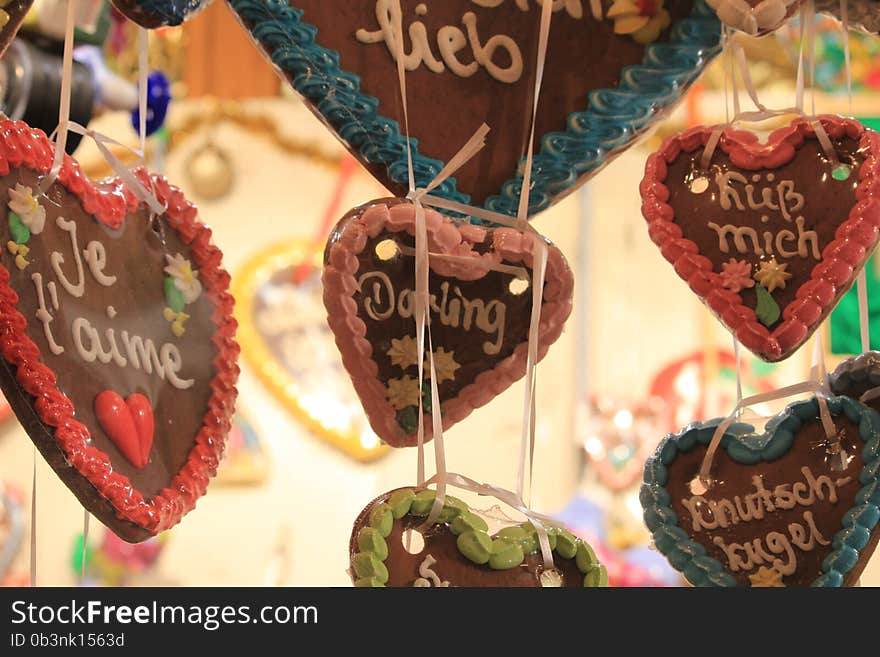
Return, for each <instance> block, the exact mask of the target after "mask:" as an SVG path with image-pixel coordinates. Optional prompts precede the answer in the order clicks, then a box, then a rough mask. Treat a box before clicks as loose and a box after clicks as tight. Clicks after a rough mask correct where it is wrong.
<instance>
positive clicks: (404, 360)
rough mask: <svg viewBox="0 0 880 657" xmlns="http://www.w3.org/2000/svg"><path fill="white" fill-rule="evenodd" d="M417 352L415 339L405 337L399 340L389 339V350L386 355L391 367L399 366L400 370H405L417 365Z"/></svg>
mask: <svg viewBox="0 0 880 657" xmlns="http://www.w3.org/2000/svg"><path fill="white" fill-rule="evenodd" d="M418 351H419V350H418V344H417V343H416V339H415V338H414V337H413V336H411V335H405V336H404V337H402V338H400V339H397V338H391V349H389V350H388V352H387V353H388V357H389V358H390V359H391V364H392V365H400V367H401V368H403V369H406V368H407V367H409V366H410V365H416V364H418V362H419V358H418Z"/></svg>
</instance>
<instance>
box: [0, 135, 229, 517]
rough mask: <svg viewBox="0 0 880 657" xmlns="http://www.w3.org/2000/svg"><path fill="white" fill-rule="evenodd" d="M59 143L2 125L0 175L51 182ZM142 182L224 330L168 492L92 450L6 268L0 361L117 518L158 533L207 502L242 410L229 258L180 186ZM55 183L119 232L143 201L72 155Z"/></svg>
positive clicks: (0, 295) (147, 178)
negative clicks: (145, 489) (100, 178)
mask: <svg viewBox="0 0 880 657" xmlns="http://www.w3.org/2000/svg"><path fill="white" fill-rule="evenodd" d="M53 154H54V146H53V144H52V143H51V142H50V141H49V140H48V139H47V138H46V135H45V134H44V133H43V132H42V131H41V130H35V129H32V128H30V127H29V126H28V125H27V124H25V123H23V122H21V121H0V175H6V174H8V173H9V172H10V169H15V168H27V169H32V170H34V171H37V172H39V173H42V174H47V173H48V172H49V170H50V168H51V166H52V159H53ZM135 175H136V176H137V178H138V180H140V181H141V183H142V184H144V185H145V186H147V187H148V188H149V187H150V185H151V184H152V185H153V190H154V191H155V194H156V197H157V198H158V199H159V201H160V202H161V203H163V204H164V205H165V206H166V207H167V211H166V215H165V216H166V218H167V225H168V226H169V227H170V228H171V229H173V230H174V231H176V232H177V234H178V235H179V236H180V238H181V240H182V241H183V242H184V243H185V244H186V245H187V246H189V248H190V253H191V255H192V258H193V260H194V262H195V263H196V265H197V267H198V269H199V278H200V280H201V282H202V286H203V290H204V293H205V294H206V295H207V298H208V299H210V301H211V303H212V304H213V306H214V311H213V314H212V321H213V322H214V324H215V325H216V327H217V330H216V331H215V333H214V336H213V337H212V339H211V341H212V342H213V343H214V345H215V347H216V348H217V357H216V358H215V359H214V367H215V368H216V371H217V374H216V375H215V377H214V379H213V380H212V381H211V389H212V390H213V392H212V394H211V397H210V399H209V400H208V410H207V413H206V414H205V417H204V420H203V422H202V427H201V430H200V431H199V433H198V434H197V435H196V437H195V446H194V447H193V449H192V451H191V452H190V454H189V457H188V458H187V461H186V463H184V465H183V467H182V468H181V470H180V472H178V473H177V475H175V477H174V479H173V480H172V481H171V485H170V486H169V487H168V488H165V489H163V490H162V491H161V492H160V493H159V494H158V495H156V496H155V497H154V498H153V499H152V500H151V501H150V502H147V501H145V500H144V497H143V495H141V493H140V492H139V491H138V490H136V489H135V488H134V486H132V484H131V482H130V481H129V479H128V478H127V477H125V476H124V475H121V474H119V473H118V472H115V471H114V470H113V467H112V465H111V463H110V460H109V459H108V457H107V455H106V454H104V453H103V452H102V451H100V450H99V449H96V448H95V447H93V446H91V445H90V444H89V441H90V434H89V430H88V428H87V427H86V426H85V425H84V424H82V423H81V422H78V421H77V420H76V418H75V416H74V410H75V409H74V407H73V404H72V403H71V402H70V400H69V399H68V398H67V397H65V396H64V395H63V394H62V393H61V391H59V390H58V388H57V387H56V379H55V373H54V372H53V371H52V370H51V369H50V368H49V367H47V366H46V365H45V364H44V363H43V362H42V361H41V360H40V350H39V347H37V345H36V344H35V343H34V342H33V341H32V340H31V339H30V338H29V337H28V336H27V332H26V327H27V320H26V319H25V318H24V316H22V314H21V313H20V312H19V311H18V309H17V306H16V304H17V302H18V295H17V294H16V293H15V291H14V290H13V289H12V288H11V287H10V285H9V272H8V270H7V269H6V268H5V267H3V266H0V354H2V356H3V358H4V359H6V361H7V362H8V363H10V364H11V365H13V366H15V368H16V380H17V382H18V384H19V385H20V386H21V388H22V389H23V390H24V391H26V392H27V393H28V394H29V395H31V396H32V397H34V398H35V399H34V402H33V405H34V408H35V409H36V411H37V414H38V415H39V417H40V420H41V421H42V422H43V423H44V424H46V425H48V426H50V427H52V428H53V429H54V433H55V441H56V442H57V443H58V446H59V447H60V448H61V450H62V451H63V452H64V454H65V456H66V458H67V460H68V462H69V463H70V465H71V466H72V467H74V468H75V469H76V470H77V472H79V474H81V475H82V476H83V477H85V478H86V479H87V480H88V481H89V482H90V483H91V484H92V485H93V486H94V487H95V488H96V489H97V491H98V492H99V493H100V494H101V495H102V496H103V497H104V498H106V499H107V500H108V501H109V502H110V503H111V504H112V505H113V507H114V509H115V510H116V513H117V515H118V517H119V518H121V519H123V520H127V521H129V522H132V523H134V524H136V525H138V526H140V527H143V528H144V529H145V530H147V531H149V532H150V533H152V534H157V533H159V532H161V531H163V530H165V529H168V528H169V527H171V526H173V525H175V524H177V523H178V522H179V521H180V519H181V518H182V517H183V515H184V514H186V513H187V512H189V511H190V510H192V509H193V508H194V507H195V504H196V500H197V499H198V498H199V497H201V496H202V495H204V494H205V492H206V490H207V487H208V479H210V478H211V477H213V476H214V475H215V474H216V471H217V465H218V464H219V462H220V458H221V457H222V455H223V446H224V443H225V440H226V434H227V433H228V431H229V427H230V419H231V416H232V413H233V410H234V406H235V398H236V396H237V394H238V393H237V391H236V389H235V383H236V380H237V379H238V372H239V370H238V365H237V364H236V360H237V358H238V352H239V348H238V344H237V343H236V342H235V330H236V327H237V324H236V321H235V320H234V319H233V318H232V309H233V305H234V299H233V298H232V295H230V294H229V291H228V289H229V274H228V273H227V272H226V271H225V270H223V269H222V268H221V266H220V264H221V259H222V253H221V252H220V249H218V248H217V247H216V246H214V245H212V244H211V243H210V241H211V231H210V229H209V228H207V227H206V226H204V225H203V224H200V223H198V221H197V220H196V216H197V210H196V208H195V206H194V205H192V204H191V203H190V202H189V201H187V200H186V198H185V197H184V196H183V193H182V192H181V191H180V190H179V189H177V188H176V187H172V186H171V185H169V184H168V181H167V180H165V178H163V177H161V176H156V175H151V174H149V173H147V172H146V171H145V170H143V169H138V170H137V171H135ZM58 182H59V183H61V184H62V185H63V186H64V187H66V188H67V189H68V190H69V191H70V192H71V193H73V194H75V195H76V196H77V197H78V198H79V199H80V201H81V202H82V204H83V208H84V209H85V210H86V212H88V213H90V214H93V215H95V217H96V218H97V219H98V220H99V221H102V222H104V223H105V224H107V225H108V226H112V227H119V226H121V225H122V223H123V222H124V221H125V219H126V213H127V212H128V211H132V210H135V209H136V208H137V207H138V204H139V202H138V200H137V199H136V198H135V197H134V196H133V195H132V194H131V193H130V192H128V191H127V190H126V189H125V188H124V186H123V184H122V183H121V182H120V181H119V180H118V179H115V180H111V181H108V182H105V183H101V184H100V185H96V184H94V183H93V182H91V181H90V180H89V179H88V178H87V177H86V176H85V175H84V174H83V173H82V171H81V170H80V167H79V164H78V163H77V162H76V161H75V160H73V159H72V158H70V157H68V156H65V158H64V164H63V166H62V168H61V172H60V174H59V176H58Z"/></svg>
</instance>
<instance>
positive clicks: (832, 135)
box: [640, 116, 880, 361]
mask: <svg viewBox="0 0 880 657" xmlns="http://www.w3.org/2000/svg"><path fill="white" fill-rule="evenodd" d="M818 120H819V121H821V123H822V126H824V129H825V132H826V133H827V135H828V137H829V140H830V142H831V145H832V146H833V148H834V151H835V153H836V157H837V158H838V159H839V164H835V163H833V162H831V161H829V159H828V158H827V156H826V154H825V151H824V149H823V147H822V145H821V144H820V142H819V139H818V138H817V135H816V133H815V131H814V129H813V127H812V125H811V123H810V121H808V120H807V119H803V118H799V119H796V120H794V121H793V122H792V123H791V124H790V125H788V126H786V127H784V128H780V129H779V130H777V131H775V132H774V133H773V134H771V135H770V137H769V139H768V141H767V143H760V142H759V141H758V137H757V136H756V135H755V134H753V133H751V132H744V131H738V130H733V129H731V128H727V129H725V130H724V132H723V134H722V136H721V139H720V141H719V142H718V145H717V148H716V149H715V151H714V153H713V154H712V157H711V163H710V165H709V167H708V169H705V170H704V168H703V164H702V162H701V160H702V157H703V151H704V148H705V146H706V144H707V142H708V141H709V140H710V138H711V136H712V134H713V132H714V128H710V127H699V128H694V129H692V130H688V131H687V132H684V133H681V134H679V135H676V136H674V137H672V138H670V139H669V140H667V141H666V142H665V143H664V144H663V146H661V148H660V150H659V151H657V152H656V153H654V154H652V155H651V156H650V157H649V158H648V162H647V165H646V167H645V177H644V179H643V180H642V183H641V186H640V190H641V194H642V201H643V202H642V214H643V215H644V217H645V219H646V220H647V221H648V229H649V232H650V236H651V239H652V240H653V241H654V242H655V243H656V244H657V245H658V246H659V247H660V251H661V253H662V254H663V257H665V258H666V259H667V260H668V261H669V262H670V263H672V265H673V266H674V267H675V271H676V273H678V275H679V276H680V277H681V278H683V279H684V280H685V281H687V283H688V285H689V286H690V288H691V289H692V290H693V291H694V292H696V294H697V295H698V296H699V297H700V298H701V299H702V300H703V302H704V303H705V304H706V305H707V306H708V307H709V308H710V309H711V310H712V311H713V312H714V313H715V315H716V316H717V317H718V318H719V320H720V321H721V323H722V324H724V325H725V326H726V327H727V328H728V329H730V331H731V332H732V333H733V334H734V335H735V336H736V337H737V339H738V340H739V341H740V342H741V343H742V344H743V345H745V346H746V347H747V348H748V349H750V350H751V351H752V352H754V353H755V354H756V355H757V356H759V357H760V358H762V359H763V360H766V361H779V360H783V359H784V358H786V357H787V356H789V355H790V354H791V353H793V352H794V351H795V350H796V349H797V348H798V347H800V346H801V345H802V344H803V343H804V342H805V341H806V340H807V338H809V336H810V335H812V333H813V331H815V330H816V328H817V327H818V326H819V324H821V322H822V320H823V319H825V317H826V316H827V315H828V314H829V313H830V312H831V311H832V310H833V308H834V306H835V304H836V303H837V301H838V300H839V299H840V297H841V296H842V295H843V294H844V293H845V292H846V291H847V290H848V289H849V288H850V286H851V285H852V282H853V280H854V279H855V276H856V275H857V273H858V271H859V270H860V269H861V268H862V266H864V264H865V261H866V260H867V258H868V256H869V255H870V253H871V251H872V250H873V249H874V247H875V245H876V244H877V239H878V235H880V233H878V226H880V199H878V194H880V170H878V154H880V136H878V135H877V133H875V132H874V131H872V130H868V129H867V128H865V127H864V126H862V125H861V124H860V123H859V122H857V121H854V120H850V119H843V118H840V117H835V116H822V117H819V119H818Z"/></svg>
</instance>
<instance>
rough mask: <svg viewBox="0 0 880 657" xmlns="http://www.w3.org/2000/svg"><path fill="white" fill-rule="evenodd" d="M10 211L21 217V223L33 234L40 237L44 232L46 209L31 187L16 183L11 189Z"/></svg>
mask: <svg viewBox="0 0 880 657" xmlns="http://www.w3.org/2000/svg"><path fill="white" fill-rule="evenodd" d="M9 209H10V210H12V211H13V212H14V213H15V214H17V215H18V216H19V218H20V219H21V223H23V224H24V225H25V226H27V227H28V230H30V231H31V233H32V234H34V235H39V234H40V233H41V232H43V226H44V225H45V223H46V208H44V207H43V206H42V205H40V203H39V201H37V199H36V198H35V197H34V195H33V192H31V188H30V187H26V186H24V185H22V184H21V183H15V187H14V188H13V187H10V188H9Z"/></svg>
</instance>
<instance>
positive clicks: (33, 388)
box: [0, 121, 238, 542]
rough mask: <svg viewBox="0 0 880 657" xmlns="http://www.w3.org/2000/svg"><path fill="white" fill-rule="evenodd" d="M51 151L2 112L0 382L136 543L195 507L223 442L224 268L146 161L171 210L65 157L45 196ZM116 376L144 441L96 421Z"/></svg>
mask: <svg viewBox="0 0 880 657" xmlns="http://www.w3.org/2000/svg"><path fill="white" fill-rule="evenodd" d="M53 151H54V146H53V144H52V143H51V142H49V140H48V139H47V138H46V136H45V135H44V134H43V133H42V132H40V131H38V130H32V129H31V128H29V127H28V126H27V125H26V124H24V123H22V122H12V121H2V122H0V201H2V208H3V219H2V220H0V237H2V244H3V245H4V247H3V253H2V255H0V265H2V266H0V333H2V335H3V336H4V337H3V340H2V341H0V355H2V359H0V385H2V388H3V392H4V393H5V394H6V396H7V398H8V399H9V402H10V404H11V405H12V407H13V410H14V411H15V413H16V415H17V416H18V419H19V420H20V421H21V423H22V425H23V426H24V428H25V430H26V431H27V432H28V434H29V435H30V437H31V439H32V440H33V441H34V444H35V445H36V446H37V448H38V449H39V450H40V452H41V453H42V454H43V456H44V457H45V458H46V460H47V461H48V462H49V464H50V465H51V466H52V468H53V469H54V470H55V472H56V473H57V474H58V476H59V477H60V478H61V479H62V481H64V483H65V484H66V485H67V486H68V487H69V488H70V489H71V490H72V491H73V493H74V494H75V495H76V496H77V497H78V498H79V500H80V502H82V504H83V505H84V506H85V507H86V508H87V509H88V510H89V511H91V512H92V513H93V514H94V515H95V516H97V517H98V519H100V520H101V521H102V522H103V523H105V524H106V525H107V526H108V527H110V528H111V529H112V530H113V531H114V532H116V533H117V534H118V535H119V536H121V537H122V538H124V539H126V540H128V541H132V542H134V541H140V540H143V539H145V538H147V537H148V536H150V535H153V534H156V533H158V532H160V531H162V530H164V529H167V528H168V527H170V526H172V525H174V524H175V523H177V522H178V521H179V520H180V518H181V517H182V516H183V515H184V514H185V513H187V512H188V511H190V510H191V509H192V508H193V507H194V506H195V503H196V500H197V499H198V498H199V497H200V496H201V495H203V494H204V493H205V491H206V488H207V484H208V479H209V478H210V477H212V476H213V475H214V473H215V471H216V468H217V464H218V462H219V459H220V457H221V455H222V452H223V444H224V440H225V436H226V433H227V431H228V430H229V422H230V415H231V413H232V410H233V405H234V401H235V396H236V390H235V381H236V379H237V376H238V367H237V365H236V358H237V355H238V345H237V344H236V343H235V340H234V335H235V328H236V324H235V320H233V319H232V317H231V312H232V306H233V299H232V297H231V296H230V295H229V293H228V291H227V289H228V285H229V275H228V274H227V273H226V272H225V271H224V270H223V269H221V267H220V263H221V258H222V254H221V253H220V251H219V249H217V248H216V247H215V246H213V245H212V244H211V243H210V238H211V232H210V230H209V229H208V228H206V227H205V226H203V225H202V224H200V223H198V222H197V220H196V219H197V211H196V208H195V207H194V206H193V205H191V204H190V203H189V202H187V200H186V199H185V198H184V196H183V194H182V193H181V192H180V190H178V189H176V188H174V187H171V186H170V185H169V184H168V183H167V181H166V180H165V179H164V178H161V177H159V176H149V175H148V174H147V173H146V172H145V171H143V170H138V171H137V172H136V176H137V178H138V180H139V181H140V182H141V184H142V185H144V186H145V187H147V188H152V189H153V190H154V191H155V194H156V196H157V198H158V200H159V202H160V203H162V204H163V205H164V206H165V207H166V208H167V209H166V211H165V213H164V214H162V215H159V216H155V217H151V216H150V212H149V210H148V208H147V207H146V206H145V205H144V204H142V203H140V202H138V200H137V199H136V198H135V197H134V196H133V195H132V194H131V193H130V192H128V191H127V190H126V189H125V188H124V187H123V185H122V184H121V183H120V182H119V181H118V180H111V181H108V182H105V183H102V184H101V185H95V184H93V183H92V182H90V181H89V180H88V179H86V178H85V177H84V176H83V174H82V172H81V171H80V168H79V165H78V164H77V163H76V162H75V161H74V160H72V159H70V158H66V159H65V160H64V165H63V167H62V168H61V172H60V174H59V176H58V179H57V181H56V182H55V183H53V184H52V185H51V186H50V187H49V189H48V190H47V193H46V195H45V196H39V195H38V192H37V190H38V187H39V185H40V182H41V180H42V179H43V177H44V176H45V175H46V174H47V173H48V171H49V169H50V167H51V165H52V159H53ZM108 390H110V391H115V392H114V393H113V394H117V393H118V395H124V396H126V397H127V398H128V403H127V404H126V405H125V409H126V410H127V411H128V412H129V413H130V416H129V417H128V423H127V425H128V426H129V429H130V428H131V426H133V427H134V433H135V434H136V436H137V442H136V444H132V443H131V442H130V441H129V443H126V444H120V443H119V442H118V441H119V433H118V431H119V428H118V427H111V426H109V425H108V424H107V423H106V419H102V417H101V406H102V403H103V402H101V401H99V400H100V399H101V395H102V394H103V393H105V392H106V391H108ZM118 395H117V396H118ZM114 399H115V398H114ZM111 401H112V400H111ZM117 401H118V400H117ZM144 404H146V406H147V407H148V408H149V409H151V412H150V413H147V411H146V409H145V408H144ZM132 411H134V412H132ZM147 415H149V416H150V417H147ZM153 416H154V418H155V436H154V437H153V438H152V440H147V437H148V436H147V434H150V433H152V431H151V430H150V426H149V425H150V424H151V423H152V422H151V419H152V417H153ZM148 443H150V444H149V445H148Z"/></svg>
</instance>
